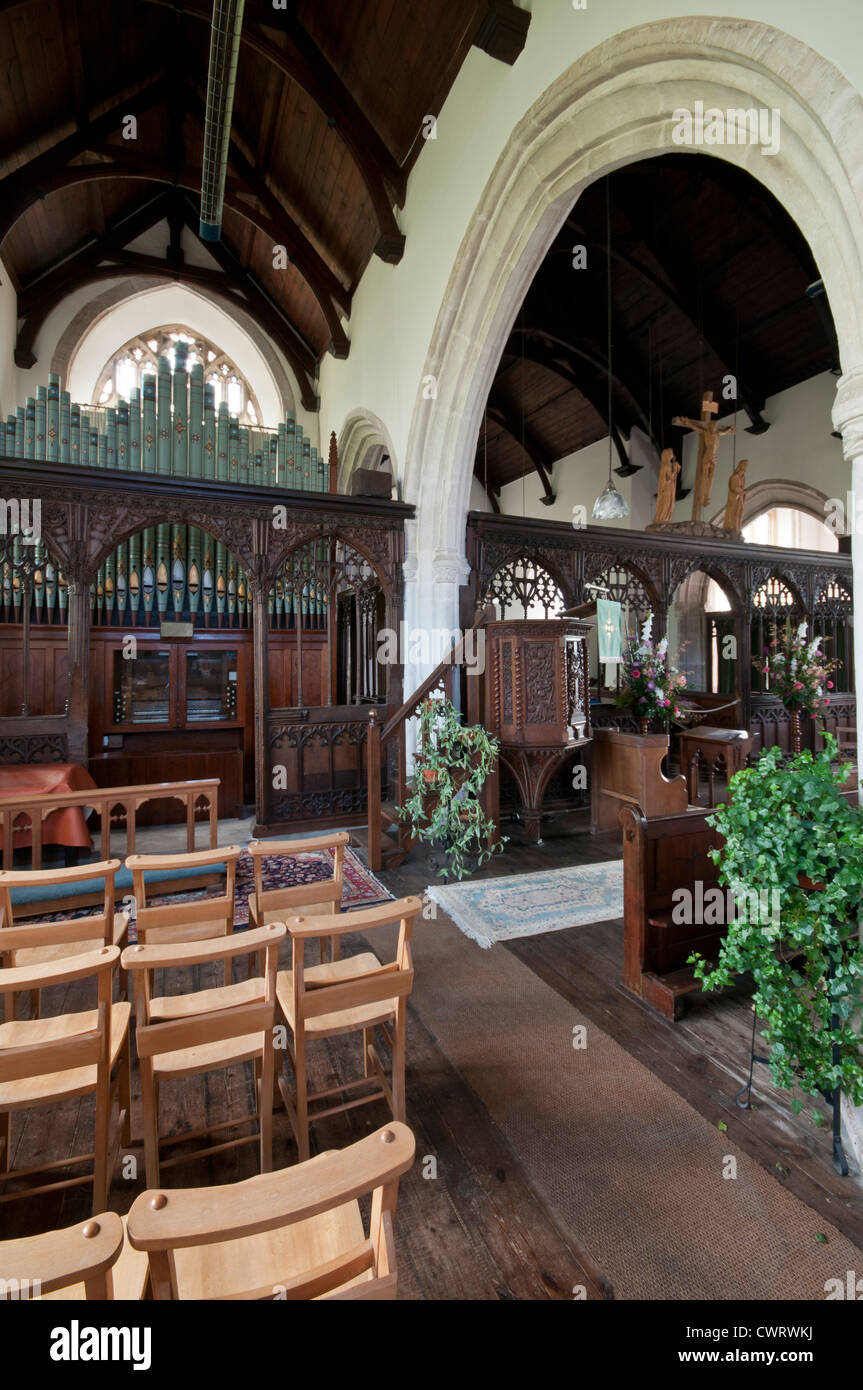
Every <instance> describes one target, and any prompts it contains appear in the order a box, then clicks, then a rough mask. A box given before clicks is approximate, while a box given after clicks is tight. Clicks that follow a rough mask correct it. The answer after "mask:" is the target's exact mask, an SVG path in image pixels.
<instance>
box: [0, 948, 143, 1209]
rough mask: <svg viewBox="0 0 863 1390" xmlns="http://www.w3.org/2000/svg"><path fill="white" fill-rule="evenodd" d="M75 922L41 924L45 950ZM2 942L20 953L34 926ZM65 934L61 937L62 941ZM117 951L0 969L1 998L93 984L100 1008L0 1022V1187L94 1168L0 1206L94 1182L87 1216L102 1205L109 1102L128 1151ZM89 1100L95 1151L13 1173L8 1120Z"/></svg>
mask: <svg viewBox="0 0 863 1390" xmlns="http://www.w3.org/2000/svg"><path fill="white" fill-rule="evenodd" d="M77 927H78V923H77V922H50V923H43V924H41V925H40V934H41V935H42V936H43V937H44V939H45V941H46V944H48V945H55V944H59V943H60V942H62V941H64V940H68V939H69V937H70V936H72V935H73V934H74V932H75V930H76V929H77ZM5 931H6V932H8V944H9V946H10V948H11V949H12V950H18V949H20V948H21V947H23V946H25V945H26V944H27V937H28V936H29V934H30V933H32V932H33V931H34V928H33V927H7V928H5ZM64 933H65V936H64ZM119 959H120V952H119V950H118V948H117V947H116V946H100V947H99V948H98V949H97V950H94V951H89V952H85V953H83V954H80V955H74V956H69V957H67V958H66V959H63V960H57V961H53V962H45V963H44V964H42V965H39V966H34V965H29V966H15V967H11V968H9V969H7V970H2V971H0V993H2V994H3V995H6V994H13V993H17V992H19V991H22V990H42V989H47V988H49V987H50V986H53V985H60V986H68V985H71V984H74V983H75V982H76V981H78V980H85V979H88V978H91V977H93V978H95V980H96V982H97V987H98V1003H97V1007H96V1008H95V1009H88V1010H84V1011H83V1012H79V1013H69V1014H61V1015H59V1016H58V1017H54V1018H44V1019H43V1018H38V1019H24V1020H23V1021H20V1022H19V1021H17V1020H15V1019H14V1018H13V1019H12V1020H10V1021H9V1022H7V1023H3V1024H0V1182H2V1183H7V1182H10V1181H12V1180H15V1179H19V1178H20V1179H23V1178H32V1177H36V1176H37V1175H38V1174H40V1173H47V1174H51V1173H52V1172H56V1171H57V1170H58V1169H60V1168H67V1167H76V1166H78V1165H79V1164H82V1163H92V1165H93V1172H92V1176H90V1175H84V1176H83V1177H77V1178H65V1179H62V1180H58V1181H49V1182H47V1183H43V1184H41V1185H39V1186H29V1187H28V1188H27V1189H25V1191H23V1192H21V1191H18V1192H4V1193H2V1194H0V1202H7V1201H11V1200H12V1199H13V1198H16V1197H23V1196H29V1195H32V1194H33V1193H35V1192H57V1191H59V1190H60V1189H62V1188H66V1187H75V1186H78V1185H79V1184H81V1183H85V1182H92V1184H93V1212H94V1214H95V1213H96V1212H100V1211H104V1209H105V1207H106V1206H107V1205H108V1188H109V1185H110V1177H111V1172H112V1170H113V1166H114V1159H115V1157H116V1147H117V1146H116V1145H113V1146H112V1144H111V1139H110V1120H111V1111H112V1108H113V1103H114V1100H115V1099H117V1100H118V1102H119V1111H120V1117H119V1118H120V1125H119V1129H120V1140H121V1142H122V1143H123V1144H124V1145H126V1144H128V1143H129V1142H130V1140H131V1135H130V1132H129V1102H130V1088H129V1016H130V1013H131V1006H130V1005H129V1004H128V1003H127V1002H125V1001H122V1002H120V1003H116V1004H113V1003H112V1002H111V994H112V984H113V972H114V971H115V970H116V968H117V964H118V961H119ZM86 1095H95V1097H96V1120H95V1143H94V1146H93V1152H92V1153H87V1154H78V1155H76V1156H70V1157H68V1158H62V1159H59V1160H57V1161H55V1162H49V1163H43V1164H38V1165H36V1166H35V1167H32V1168H22V1169H18V1170H13V1169H12V1167H11V1140H12V1133H11V1120H12V1112H13V1111H15V1110H29V1109H30V1108H31V1107H33V1106H37V1105H54V1104H58V1103H59V1102H60V1101H63V1100H69V1099H71V1098H73V1097H75V1096H86Z"/></svg>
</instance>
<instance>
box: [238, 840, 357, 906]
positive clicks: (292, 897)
mask: <svg viewBox="0 0 863 1390" xmlns="http://www.w3.org/2000/svg"><path fill="white" fill-rule="evenodd" d="M350 838H351V837H350V835H349V834H348V833H347V831H346V830H338V831H335V832H334V833H333V834H330V835H312V836H309V837H308V838H307V839H304V840H251V841H250V842H249V844H248V845H247V847H246V848H247V849H248V851H249V854H250V855H251V856H252V860H253V863H254V872H255V898H256V900H257V905H258V912H259V914H260V917H261V918H263V914H264V913H265V912H274V911H276V912H280V913H284V914H285V916H288V915H290V914H293V913H295V912H298V911H301V910H302V908H303V907H306V906H309V905H312V904H313V905H314V907H315V909H316V910H317V911H319V912H327V911H331V912H338V911H339V910H340V908H341V903H342V886H343V882H344V871H345V847H346V845H347V844H348V842H349V840H350ZM317 850H332V852H333V872H332V874H331V875H330V876H329V877H328V878H323V879H320V880H318V881H316V882H315V883H298V884H294V885H293V886H292V887H290V888H267V889H265V888H264V872H263V869H264V859H265V858H269V857H270V856H271V855H279V854H289V855H296V854H312V853H314V852H315V851H317ZM328 904H331V906H329V907H328V906H327V905H328Z"/></svg>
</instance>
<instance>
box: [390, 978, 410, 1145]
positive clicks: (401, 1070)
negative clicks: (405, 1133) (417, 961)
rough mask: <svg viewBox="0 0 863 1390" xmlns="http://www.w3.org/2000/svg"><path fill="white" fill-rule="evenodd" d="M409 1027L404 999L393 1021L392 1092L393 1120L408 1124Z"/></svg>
mask: <svg viewBox="0 0 863 1390" xmlns="http://www.w3.org/2000/svg"><path fill="white" fill-rule="evenodd" d="M406 1025H407V1009H406V1008H405V1001H404V999H400V1000H399V1001H398V1004H397V1006H396V1016H395V1018H394V1019H393V1046H392V1061H393V1073H392V1092H393V1119H394V1120H402V1121H403V1122H406V1120H407V1115H406V1112H405V1030H406Z"/></svg>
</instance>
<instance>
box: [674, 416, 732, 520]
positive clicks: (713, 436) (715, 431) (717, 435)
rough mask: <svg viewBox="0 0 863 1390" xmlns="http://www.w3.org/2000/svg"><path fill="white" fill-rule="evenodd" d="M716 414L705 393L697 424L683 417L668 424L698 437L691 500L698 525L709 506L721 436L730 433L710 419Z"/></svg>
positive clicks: (725, 427) (730, 431)
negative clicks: (696, 465) (694, 433)
mask: <svg viewBox="0 0 863 1390" xmlns="http://www.w3.org/2000/svg"><path fill="white" fill-rule="evenodd" d="M718 410H719V406H718V405H717V403H716V401H715V400H714V399H713V392H712V391H705V393H704V396H703V397H702V401H701V419H700V420H690V419H689V418H688V416H686V415H675V417H674V419H673V420H672V422H671V423H672V424H673V425H679V426H681V428H683V429H687V430H694V431H695V432H696V433H697V434H698V436H699V439H698V470H697V472H696V475H695V487H694V488H693V496H692V520H693V521H700V520H701V513H702V511H703V510H704V508H705V507H709V505H710V489H711V488H712V486H713V475H714V473H715V472H716V458H717V455H718V453H719V441H720V439H721V438H722V436H723V435H726V434H733V433H734V426H733V425H720V424H719V422H718V421H717V420H714V419H713V416H714V415H716V414H717V412H718Z"/></svg>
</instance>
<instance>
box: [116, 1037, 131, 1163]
mask: <svg viewBox="0 0 863 1390" xmlns="http://www.w3.org/2000/svg"><path fill="white" fill-rule="evenodd" d="M117 1066H118V1068H119V1077H118V1082H119V1085H118V1092H119V1097H120V1109H121V1110H122V1111H123V1115H124V1118H123V1126H122V1129H121V1131H120V1143H121V1144H122V1145H123V1148H124V1149H128V1147H129V1145H130V1144H131V1143H132V1076H131V1067H132V1063H131V1058H130V1056H129V1039H128V1037H127V1038H126V1042H125V1044H124V1046H123V1050H122V1052H121V1053H120V1056H119V1057H118V1059H117Z"/></svg>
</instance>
